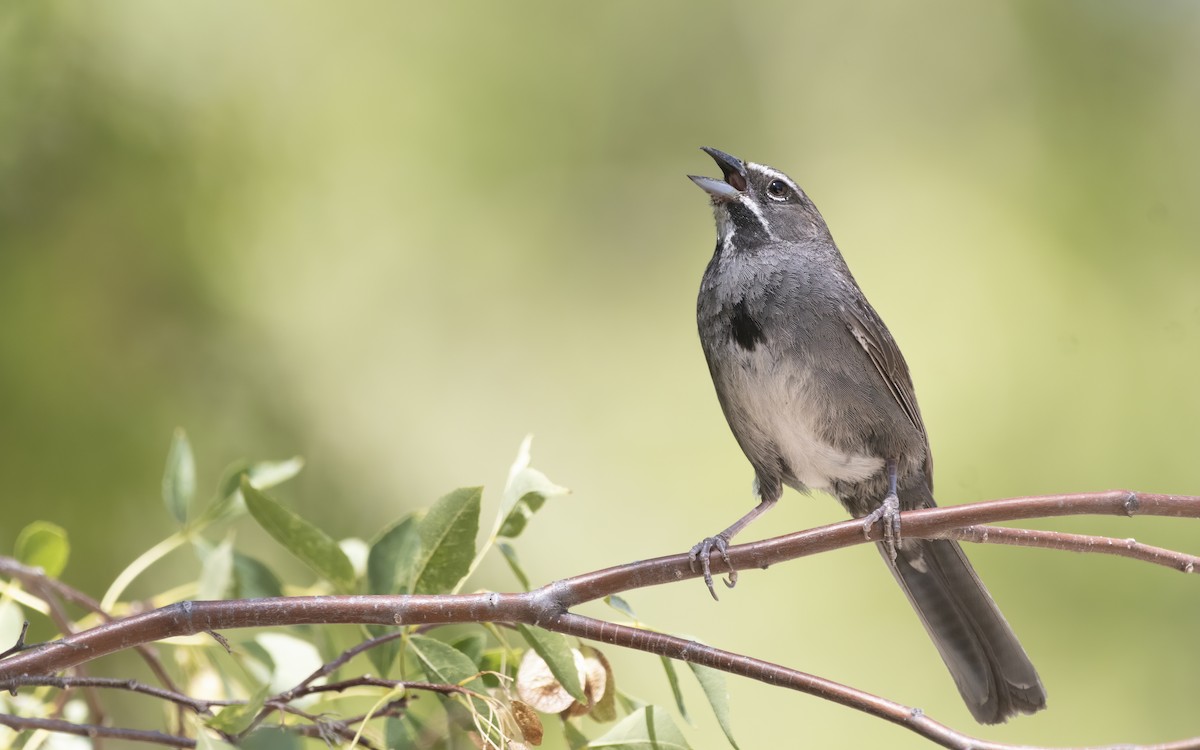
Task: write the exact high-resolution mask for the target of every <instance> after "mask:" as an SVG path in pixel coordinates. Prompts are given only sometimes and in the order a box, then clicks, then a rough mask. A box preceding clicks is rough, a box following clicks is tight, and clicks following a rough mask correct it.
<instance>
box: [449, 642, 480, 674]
mask: <svg viewBox="0 0 1200 750" xmlns="http://www.w3.org/2000/svg"><path fill="white" fill-rule="evenodd" d="M450 645H451V646H453V647H454V648H455V649H457V650H458V651H461V652H462V653H463V655H464V656H466V657H467V658H468V659H470V660H471V663H472V664H474V665H475V668H476V669H479V662H481V661H482V660H483V650H484V649H485V648H486V647H487V637H486V636H484V635H483V633H472V634H470V635H464V636H463V637H462V638H459V639H458V640H456V641H454V642H453V643H451V644H450Z"/></svg>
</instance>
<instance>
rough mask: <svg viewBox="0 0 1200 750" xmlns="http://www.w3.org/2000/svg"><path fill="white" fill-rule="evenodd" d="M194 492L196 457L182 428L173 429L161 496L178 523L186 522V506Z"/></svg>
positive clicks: (188, 504) (189, 503) (190, 501)
mask: <svg viewBox="0 0 1200 750" xmlns="http://www.w3.org/2000/svg"><path fill="white" fill-rule="evenodd" d="M195 494H196V459H195V457H194V456H193V455H192V445H191V443H189V442H188V439H187V433H185V432H184V431H183V428H182V427H180V428H177V429H176V430H175V436H174V437H173V438H172V439H171V449H170V450H169V451H168V452H167V468H166V470H165V471H164V472H163V481H162V497H163V503H165V504H166V506H167V510H168V511H170V513H171V515H172V516H173V517H174V518H175V520H176V521H177V522H179V523H180V524H184V523H187V518H188V507H189V506H190V505H191V503H192V497H194V496H195Z"/></svg>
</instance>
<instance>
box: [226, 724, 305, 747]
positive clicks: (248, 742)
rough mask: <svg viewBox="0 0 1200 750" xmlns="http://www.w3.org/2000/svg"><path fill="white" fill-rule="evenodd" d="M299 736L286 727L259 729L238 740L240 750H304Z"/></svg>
mask: <svg viewBox="0 0 1200 750" xmlns="http://www.w3.org/2000/svg"><path fill="white" fill-rule="evenodd" d="M302 743H303V739H302V738H301V737H300V735H299V734H297V733H296V732H294V731H292V730H291V729H290V728H288V727H285V726H266V727H258V728H257V729H255V730H254V731H253V732H251V733H250V734H248V735H246V736H245V737H242V738H240V739H239V740H238V750H303V748H304V747H306V745H304V744H302Z"/></svg>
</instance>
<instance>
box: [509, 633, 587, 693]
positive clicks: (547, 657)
mask: <svg viewBox="0 0 1200 750" xmlns="http://www.w3.org/2000/svg"><path fill="white" fill-rule="evenodd" d="M517 629H518V630H520V631H521V636H522V637H523V638H524V639H525V640H526V642H528V643H529V645H530V647H531V648H532V649H533V650H534V651H535V652H537V655H538V656H540V657H542V660H543V661H545V662H546V666H548V667H550V673H551V674H552V675H554V679H556V680H558V683H559V684H560V685H562V686H563V690H566V691H567V693H568V694H569V695H570V696H571V697H572V698H574V699H575V700H577V701H579V702H580V703H585V704H586V703H587V702H588V698H587V693H585V692H583V681H582V680H581V679H580V678H579V669H578V667H576V665H575V654H574V653H573V652H572V651H571V644H570V642H569V641H568V640H567V637H566V636H565V635H563V634H562V633H554V632H551V631H549V630H542V629H541V628H538V627H534V626H532V625H525V624H523V623H518V624H517Z"/></svg>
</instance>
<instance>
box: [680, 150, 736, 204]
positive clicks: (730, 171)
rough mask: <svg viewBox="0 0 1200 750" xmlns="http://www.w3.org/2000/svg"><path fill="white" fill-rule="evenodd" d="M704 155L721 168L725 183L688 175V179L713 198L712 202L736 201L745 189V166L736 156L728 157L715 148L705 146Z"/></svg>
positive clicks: (710, 178)
mask: <svg viewBox="0 0 1200 750" xmlns="http://www.w3.org/2000/svg"><path fill="white" fill-rule="evenodd" d="M701 150H702V151H704V153H706V154H708V155H709V156H711V157H712V158H713V161H715V162H716V163H717V166H718V167H720V168H721V173H722V174H723V175H724V176H725V181H724V182H722V181H721V180H715V179H713V178H712V177H697V176H696V175H691V174H690V175H688V179H690V180H691V181H692V182H694V183H696V184H697V185H699V186H700V189H701V190H703V191H704V192H706V193H708V194H709V195H711V196H712V197H713V200H719V201H729V200H736V199H737V198H738V196H740V195H741V194H742V192H743V191H745V189H746V165H745V164H743V163H742V160H741V159H739V158H737V157H736V156H730V155H729V154H727V153H725V152H724V151H718V150H717V149H715V148H709V147H707V146H705V147H704V148H703V149H701Z"/></svg>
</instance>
